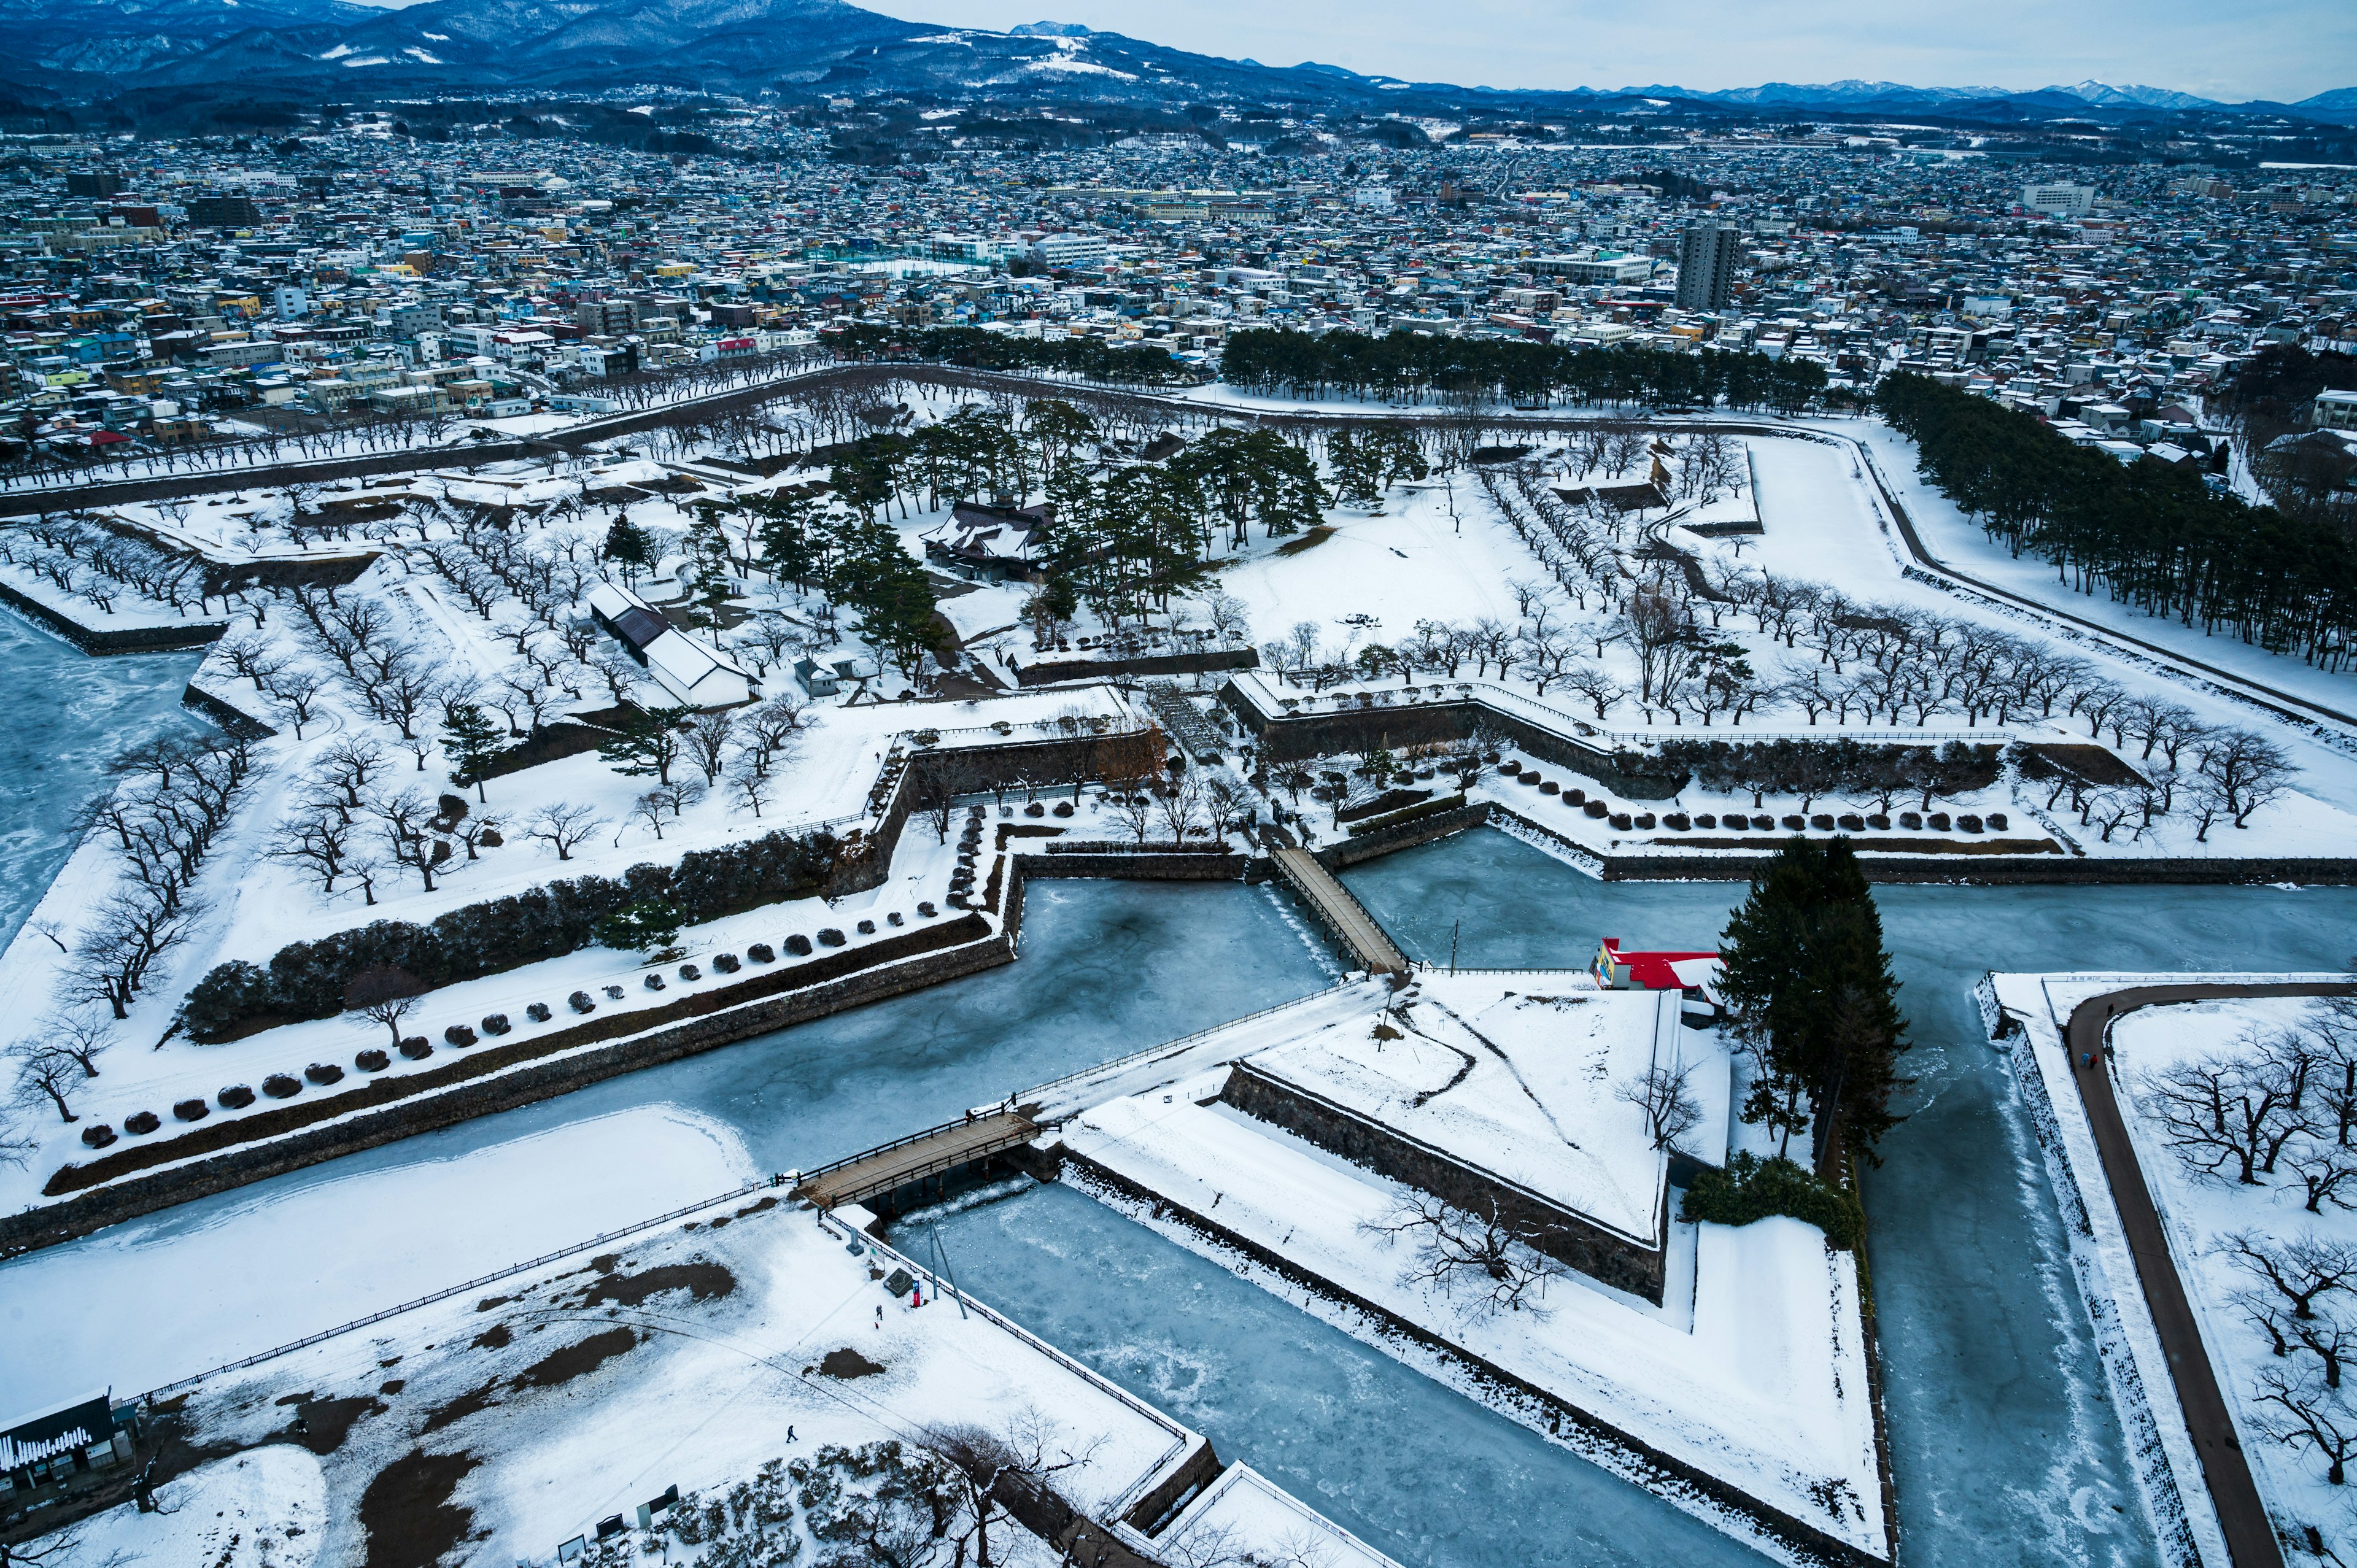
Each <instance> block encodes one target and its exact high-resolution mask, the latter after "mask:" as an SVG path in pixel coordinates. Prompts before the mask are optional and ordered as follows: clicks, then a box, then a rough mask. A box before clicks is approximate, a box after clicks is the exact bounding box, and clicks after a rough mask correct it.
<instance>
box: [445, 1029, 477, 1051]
mask: <svg viewBox="0 0 2357 1568" xmlns="http://www.w3.org/2000/svg"><path fill="white" fill-rule="evenodd" d="M442 1038H443V1039H444V1040H445V1041H447V1042H448V1043H449V1044H451V1045H454V1046H471V1045H473V1044H474V1043H475V1031H474V1030H472V1029H469V1028H468V1027H467V1026H466V1025H464V1024H453V1025H451V1026H449V1027H448V1028H447V1029H445V1030H443V1031H442Z"/></svg>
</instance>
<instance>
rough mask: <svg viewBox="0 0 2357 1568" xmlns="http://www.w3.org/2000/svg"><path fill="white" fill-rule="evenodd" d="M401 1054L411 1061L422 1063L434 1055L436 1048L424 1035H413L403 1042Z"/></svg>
mask: <svg viewBox="0 0 2357 1568" xmlns="http://www.w3.org/2000/svg"><path fill="white" fill-rule="evenodd" d="M401 1054H402V1055H403V1056H404V1057H407V1058H409V1059H410V1060H411V1061H414V1062H422V1061H424V1060H425V1058H427V1057H430V1056H432V1055H433V1054H434V1047H433V1046H432V1044H431V1043H429V1042H428V1041H427V1040H426V1038H425V1036H423V1035H412V1036H409V1037H408V1038H407V1039H405V1040H404V1041H402V1042H401Z"/></svg>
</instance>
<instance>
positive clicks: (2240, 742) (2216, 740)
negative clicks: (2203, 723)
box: [2196, 729, 2298, 828]
mask: <svg viewBox="0 0 2357 1568" xmlns="http://www.w3.org/2000/svg"><path fill="white" fill-rule="evenodd" d="M2196 766H2197V767H2198V768H2199V769H2200V771H2201V776H2202V777H2203V778H2205V779H2208V780H2210V782H2211V783H2212V784H2213V785H2214V786H2216V788H2217V790H2218V794H2219V796H2220V797H2221V800H2222V804H2223V806H2224V808H2225V813H2226V815H2228V816H2229V817H2232V818H2233V821H2234V825H2235V826H2236V827H2238V828H2241V827H2248V826H2249V825H2250V821H2251V813H2252V812H2254V811H2257V810H2258V809H2259V808H2260V807H2262V806H2264V805H2266V804H2267V803H2268V802H2270V801H2272V800H2276V798H2277V797H2279V796H2281V795H2282V794H2283V793H2284V791H2285V790H2286V789H2289V788H2290V785H2291V778H2292V775H2293V774H2295V773H2297V772H2298V768H2294V767H2293V766H2292V765H2291V758H2290V757H2289V756H2288V755H2287V753H2286V752H2285V751H2284V749H2283V747H2281V746H2277V745H2276V743H2275V742H2273V741H2271V740H2269V739H2267V738H2266V736H2260V735H2254V734H2253V733H2252V732H2251V731H2249V730H2244V729H2227V730H2219V731H2217V732H2215V733H2213V734H2212V735H2211V736H2210V737H2209V738H2208V739H2207V740H2205V741H2203V742H2202V743H2201V761H2200V762H2199V763H2198V764H2197V765H2196Z"/></svg>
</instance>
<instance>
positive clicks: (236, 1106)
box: [213, 1083, 253, 1111]
mask: <svg viewBox="0 0 2357 1568" xmlns="http://www.w3.org/2000/svg"><path fill="white" fill-rule="evenodd" d="M213 1099H214V1100H215V1101H217V1102H218V1103H219V1104H220V1106H221V1109H222V1110H224V1111H242V1110H244V1109H245V1108H246V1107H247V1106H249V1105H251V1104H253V1088H252V1087H251V1086H250V1085H247V1084H242V1083H232V1084H231V1085H230V1086H229V1087H228V1088H226V1089H224V1090H221V1092H220V1093H219V1094H216V1095H214V1096H213Z"/></svg>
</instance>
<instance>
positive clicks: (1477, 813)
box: [1312, 805, 1491, 871]
mask: <svg viewBox="0 0 2357 1568" xmlns="http://www.w3.org/2000/svg"><path fill="white" fill-rule="evenodd" d="M1490 811H1491V808H1490V807H1488V806H1486V805H1481V806H1459V807H1458V808H1457V809H1456V810H1454V811H1435V812H1433V813H1432V814H1431V815H1430V816H1427V817H1418V818H1416V819H1415V821H1414V822H1399V823H1395V824H1394V825H1393V826H1391V827H1388V828H1378V829H1376V830H1375V831H1374V832H1371V833H1361V834H1360V835H1359V836H1358V837H1356V838H1346V839H1338V840H1336V841H1335V842H1334V843H1329V844H1327V845H1324V846H1323V847H1321V848H1319V849H1317V850H1315V851H1313V852H1312V853H1313V854H1315V855H1316V857H1317V860H1318V865H1322V866H1324V867H1325V868H1326V869H1327V870H1329V871H1340V870H1341V869H1342V868H1343V867H1345V866H1351V865H1358V864H1359V863H1360V862H1361V861H1362V860H1373V859H1375V858H1376V857H1378V856H1380V855H1386V854H1391V853H1392V852H1394V850H1403V849H1412V848H1414V847H1415V845H1417V844H1420V843H1431V842H1432V841H1433V840H1435V839H1445V838H1448V837H1449V836H1450V835H1451V834H1454V833H1461V832H1465V831H1466V830H1467V829H1469V828H1478V827H1480V826H1482V825H1483V824H1485V823H1487V822H1489V820H1490Z"/></svg>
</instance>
